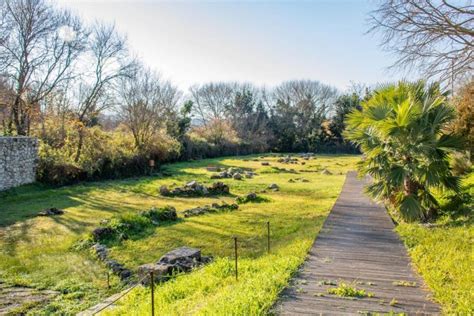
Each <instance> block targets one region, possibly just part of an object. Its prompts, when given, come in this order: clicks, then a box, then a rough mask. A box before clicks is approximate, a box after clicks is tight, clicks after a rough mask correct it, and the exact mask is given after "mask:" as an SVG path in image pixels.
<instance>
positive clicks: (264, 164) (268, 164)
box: [262, 161, 270, 166]
mask: <svg viewBox="0 0 474 316" xmlns="http://www.w3.org/2000/svg"><path fill="white" fill-rule="evenodd" d="M262 166H270V163H269V162H267V161H263V162H262Z"/></svg>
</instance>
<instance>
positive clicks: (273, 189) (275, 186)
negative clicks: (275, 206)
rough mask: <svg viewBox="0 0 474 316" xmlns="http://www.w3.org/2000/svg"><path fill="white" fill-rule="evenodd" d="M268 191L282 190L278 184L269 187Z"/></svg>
mask: <svg viewBox="0 0 474 316" xmlns="http://www.w3.org/2000/svg"><path fill="white" fill-rule="evenodd" d="M268 189H270V190H272V191H275V192H276V191H279V190H280V187H279V186H278V185H277V184H276V183H272V184H270V185H269V186H268Z"/></svg>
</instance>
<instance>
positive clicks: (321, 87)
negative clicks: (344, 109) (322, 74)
mask: <svg viewBox="0 0 474 316" xmlns="http://www.w3.org/2000/svg"><path fill="white" fill-rule="evenodd" d="M336 96H337V89H335V88H334V87H331V86H329V85H325V84H322V83H321V82H319V81H312V80H293V81H287V82H284V83H282V84H281V85H279V86H277V87H276V88H275V90H274V91H273V97H274V99H275V100H280V101H281V102H287V103H288V104H289V105H290V106H292V107H297V108H300V111H301V112H303V113H304V114H307V115H309V116H317V117H322V116H323V115H325V114H327V112H328V111H330V110H331V106H332V103H333V101H334V98H335V97H336Z"/></svg>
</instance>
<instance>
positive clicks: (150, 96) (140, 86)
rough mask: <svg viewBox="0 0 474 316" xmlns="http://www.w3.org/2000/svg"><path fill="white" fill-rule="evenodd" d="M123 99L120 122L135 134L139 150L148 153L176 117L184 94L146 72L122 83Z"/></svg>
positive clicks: (121, 100)
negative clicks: (167, 122) (156, 138)
mask: <svg viewBox="0 0 474 316" xmlns="http://www.w3.org/2000/svg"><path fill="white" fill-rule="evenodd" d="M120 96H121V98H120V108H119V115H120V118H121V120H122V121H123V123H124V124H125V125H126V126H127V127H128V128H129V129H130V131H131V132H132V134H133V138H134V140H135V146H136V147H137V148H138V149H139V150H140V151H145V150H147V149H148V147H149V145H150V144H151V142H152V140H153V137H154V136H155V135H156V134H157V133H158V132H159V131H160V130H161V129H163V128H164V127H165V123H166V120H167V119H170V118H171V117H173V116H174V115H173V114H174V113H175V112H176V109H177V104H178V101H179V99H180V97H181V93H180V91H179V90H178V89H177V88H176V87H175V86H173V85H172V84H171V83H170V82H169V81H162V80H161V79H160V77H159V76H158V75H157V74H155V73H153V72H152V71H150V70H147V69H142V70H141V71H139V72H137V73H136V74H135V76H133V77H130V78H125V79H124V80H123V81H122V86H121V89H120Z"/></svg>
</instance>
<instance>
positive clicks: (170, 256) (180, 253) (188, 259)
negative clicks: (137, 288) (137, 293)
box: [137, 247, 212, 285]
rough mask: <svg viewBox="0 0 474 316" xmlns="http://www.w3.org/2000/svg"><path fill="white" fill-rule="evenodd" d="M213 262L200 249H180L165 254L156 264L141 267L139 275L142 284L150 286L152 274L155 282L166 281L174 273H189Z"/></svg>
mask: <svg viewBox="0 0 474 316" xmlns="http://www.w3.org/2000/svg"><path fill="white" fill-rule="evenodd" d="M211 261H212V257H206V256H202V255H201V251H200V250H199V249H196V248H190V247H180V248H176V249H174V250H172V251H170V252H168V253H167V254H165V255H164V256H162V257H161V258H160V260H158V261H157V262H156V263H148V264H144V265H141V266H139V267H138V270H137V273H138V277H139V278H140V280H141V282H142V284H144V285H148V284H150V273H151V272H153V278H154V281H165V280H167V279H168V278H170V277H171V276H172V275H173V274H174V273H179V272H189V271H191V270H192V269H194V268H196V267H199V266H202V265H204V264H207V263H209V262H211Z"/></svg>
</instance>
